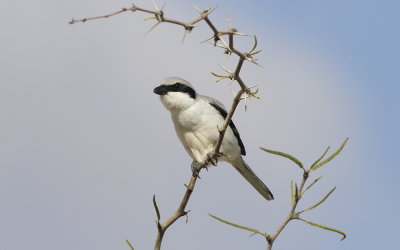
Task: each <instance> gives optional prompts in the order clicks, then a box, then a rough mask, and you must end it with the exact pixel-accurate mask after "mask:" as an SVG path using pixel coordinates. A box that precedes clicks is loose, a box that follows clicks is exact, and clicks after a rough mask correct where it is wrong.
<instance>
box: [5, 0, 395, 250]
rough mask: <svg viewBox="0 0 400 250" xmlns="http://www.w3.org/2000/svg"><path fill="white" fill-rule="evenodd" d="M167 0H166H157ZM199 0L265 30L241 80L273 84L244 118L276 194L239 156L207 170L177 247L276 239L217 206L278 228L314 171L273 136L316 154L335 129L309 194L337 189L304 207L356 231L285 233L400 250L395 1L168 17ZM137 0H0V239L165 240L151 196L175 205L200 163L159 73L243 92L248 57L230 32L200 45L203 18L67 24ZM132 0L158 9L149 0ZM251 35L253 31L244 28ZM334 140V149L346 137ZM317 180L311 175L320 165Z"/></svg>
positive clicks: (251, 154) (240, 123)
mask: <svg viewBox="0 0 400 250" xmlns="http://www.w3.org/2000/svg"><path fill="white" fill-rule="evenodd" d="M158 3H159V5H161V4H162V3H161V2H158ZM193 3H195V4H196V5H197V6H198V7H199V8H201V9H205V8H209V7H214V6H218V8H217V9H216V10H215V11H214V12H213V13H212V14H211V15H210V19H211V20H212V21H213V22H214V23H215V25H216V26H217V27H218V28H219V29H225V28H226V27H227V23H226V18H227V16H229V17H230V19H231V21H232V25H233V26H234V27H235V28H237V29H238V30H239V31H240V32H243V33H246V34H249V35H253V34H256V35H257V37H258V44H259V48H262V49H263V52H262V53H260V54H259V57H258V58H259V59H260V61H259V62H260V64H261V65H262V67H258V66H255V65H251V64H249V63H247V64H245V66H244V67H243V70H242V78H243V79H244V81H245V82H246V83H247V84H248V85H249V86H252V85H257V87H258V88H259V96H260V98H261V99H260V100H252V101H251V102H250V103H249V105H248V109H247V111H246V112H245V111H244V107H243V106H242V105H240V106H239V107H238V110H237V112H236V113H235V115H234V121H235V124H236V126H237V128H238V130H239V131H240V133H241V137H242V140H243V142H244V144H245V146H246V151H247V156H246V157H245V160H246V161H247V162H248V164H249V165H250V166H251V167H252V168H253V170H254V171H255V172H256V173H257V174H258V176H259V177H260V178H261V179H262V180H263V181H264V182H265V183H266V184H267V185H268V187H269V188H270V189H271V191H272V192H273V194H274V196H275V200H274V201H271V202H267V201H265V200H264V199H263V198H262V197H261V196H260V195H259V194H258V193H257V192H256V191H255V190H253V189H252V187H251V186H250V185H249V184H248V183H247V182H246V181H245V180H244V179H243V178H242V177H241V176H240V175H239V174H238V173H237V172H235V170H234V169H233V168H232V167H231V166H229V165H228V164H225V163H221V164H219V165H218V167H212V168H210V169H209V171H208V172H202V174H201V177H202V179H201V180H199V181H198V182H197V185H196V189H195V191H194V193H193V195H192V197H191V200H190V202H189V204H188V207H187V209H188V210H191V212H190V213H189V221H188V223H185V219H181V220H179V221H178V222H176V223H175V224H174V225H173V226H172V227H171V228H169V229H168V231H167V233H166V235H165V238H164V241H163V249H265V247H266V242H265V239H263V238H262V237H259V236H254V237H251V238H249V237H248V235H249V233H248V232H245V231H242V230H239V229H236V228H232V227H229V226H227V225H224V224H222V223H220V222H218V221H215V220H213V219H212V218H210V217H209V216H208V215H207V214H208V213H213V214H215V215H217V216H220V217H222V218H225V219H228V220H231V221H234V222H237V223H239V224H243V225H246V226H250V227H254V228H257V229H258V230H260V231H264V232H274V231H275V230H276V228H277V227H278V226H279V225H280V223H281V222H282V221H283V219H284V218H285V217H286V216H287V213H288V212H289V209H290V181H291V180H294V181H296V182H300V181H301V176H302V172H301V171H300V170H299V169H298V168H297V167H296V166H295V165H294V164H292V163H291V162H289V161H288V160H286V159H281V158H279V157H277V156H273V155H268V154H266V153H265V152H262V151H261V150H259V147H260V146H262V147H266V148H271V149H276V150H280V151H284V152H287V153H290V154H293V155H294V156H296V157H297V158H299V159H300V160H302V161H303V162H304V164H305V165H309V164H311V163H312V162H313V161H314V160H315V159H316V158H318V157H319V156H320V154H321V153H322V152H323V151H324V150H325V148H326V147H327V146H329V145H331V146H332V150H334V149H336V148H338V147H339V146H340V144H341V143H342V141H343V140H344V139H345V138H346V137H347V136H349V137H350V140H349V141H348V143H347V145H346V147H345V148H344V150H343V152H342V153H341V154H340V155H339V156H338V157H337V158H335V159H334V160H333V161H332V162H330V163H329V164H328V165H326V166H325V167H324V168H321V169H320V170H318V172H316V173H313V174H312V175H311V178H310V179H311V180H312V179H313V178H316V177H318V176H319V175H321V174H323V175H324V178H323V179H322V180H321V181H320V182H319V183H318V184H316V185H315V186H314V187H313V189H311V190H310V191H308V193H307V194H306V195H305V196H304V199H303V200H301V202H300V204H299V208H300V209H302V208H303V209H304V208H307V207H308V206H310V205H312V204H314V203H315V202H317V201H318V200H319V199H321V197H323V196H324V195H325V194H326V193H327V192H328V191H329V190H330V189H331V188H332V187H334V186H336V187H337V189H336V191H335V192H334V193H333V194H332V195H331V196H330V197H329V199H328V200H327V201H326V202H325V203H324V204H323V205H321V206H320V207H318V208H316V209H314V210H312V211H310V212H308V213H306V214H304V218H305V219H308V220H311V221H314V222H317V223H320V224H324V225H328V226H332V227H335V228H338V229H340V230H343V231H344V232H346V233H347V236H348V237H347V238H346V240H344V241H340V235H338V234H335V233H332V232H328V231H324V230H321V229H318V228H315V227H312V226H310V225H307V224H305V223H303V222H299V221H293V222H290V224H289V225H288V226H287V227H286V228H285V229H284V231H283V232H282V234H281V235H280V236H279V237H278V238H277V240H276V242H275V244H274V249H328V250H330V249H377V248H380V249H385V248H387V249H393V248H395V246H397V245H398V239H397V233H398V224H399V223H400V219H399V213H398V211H399V210H400V202H399V200H398V198H396V197H398V192H397V188H398V184H399V181H398V176H399V175H400V170H399V167H398V157H397V153H398V142H399V140H400V136H399V135H400V133H399V132H398V128H399V126H400V122H399V121H400V116H399V111H398V109H399V107H400V102H399V98H398V97H397V95H398V93H399V91H400V87H399V82H400V81H399V80H400V77H399V70H400V69H399V57H400V53H399V52H400V50H399V48H398V46H399V44H400V33H399V32H398V25H399V23H400V20H399V19H400V17H399V15H398V10H399V7H400V4H399V3H398V2H397V1H355V0H354V1H342V0H339V1H246V2H245V1H224V0H218V1H210V0H205V1H183V0H170V1H168V2H167V5H166V7H165V9H164V10H165V15H166V16H167V17H171V18H176V19H180V20H184V21H189V20H192V19H194V18H196V17H197V16H198V14H197V12H196V11H195V10H194V9H193V7H192V4H193ZM130 4H131V2H130V1H126V0H118V1H115V0H114V1H105V0H102V1H98V0H96V1H95V0H79V1H78V0H68V1H66V0H59V1H50V0H38V1H10V0H5V1H1V3H0V8H1V9H2V10H3V11H2V15H1V16H0V30H1V39H0V66H1V67H0V249H1V250H19V249H34V250H43V249H51V250H53V249H60V250H63V249H65V250H67V249H68V250H70V249H75V250H80V249H82V250H87V249H97V250H100V249H129V248H128V246H127V245H126V243H125V242H124V240H125V239H126V238H127V239H129V240H130V241H131V242H132V244H133V245H134V247H135V249H139V250H140V249H151V248H152V247H153V244H154V240H155V236H156V227H155V224H154V220H155V218H156V215H155V212H154V208H153V205H152V196H153V194H156V197H157V201H158V204H159V208H160V210H161V216H162V219H163V220H165V219H166V218H168V217H169V216H171V215H172V214H173V212H174V211H175V210H176V208H177V207H178V204H179V202H180V200H181V198H182V196H183V194H184V192H185V187H184V185H183V184H184V183H187V182H188V181H189V179H190V175H191V170H190V163H191V159H190V158H189V156H187V155H186V153H185V151H184V150H183V147H182V146H181V145H180V142H179V141H178V139H177V137H176V135H175V132H174V128H173V125H172V122H171V120H170V115H169V113H168V112H167V111H166V110H165V109H164V107H163V106H162V105H161V103H160V101H159V98H158V96H156V95H154V94H153V89H154V87H156V86H157V84H158V83H159V82H160V81H161V80H162V79H164V78H165V77H168V76H179V77H182V78H184V79H187V80H188V81H190V82H191V83H192V84H193V85H194V86H195V88H196V90H197V91H198V92H199V93H201V94H204V95H209V96H213V97H215V98H217V99H219V100H221V101H222V102H223V103H224V104H225V106H227V107H229V106H230V104H231V102H232V94H231V93H232V90H237V87H236V86H235V85H231V86H230V85H228V81H226V82H224V81H222V82H220V83H215V78H214V77H213V76H212V75H211V74H210V72H216V73H221V69H220V68H219V67H218V65H224V66H226V67H228V68H234V66H235V64H236V62H237V58H236V57H234V56H232V57H230V58H228V57H227V56H226V55H224V54H223V51H222V50H221V49H219V48H214V47H213V46H211V45H209V44H207V43H200V41H202V40H204V39H205V38H207V37H208V36H210V34H211V33H210V30H209V28H208V27H207V26H206V25H205V23H199V24H198V27H196V28H195V29H194V31H193V32H192V34H190V35H189V36H188V37H187V38H186V40H185V42H184V43H181V39H182V35H183V29H182V28H181V27H177V26H174V25H171V24H161V25H159V27H157V28H156V29H155V30H154V31H153V32H151V33H150V34H148V35H146V36H144V33H145V32H146V31H147V30H148V29H149V28H150V27H151V25H152V24H151V22H152V21H146V22H145V21H143V18H145V17H146V15H145V14H144V13H124V14H122V15H120V16H116V17H113V18H109V19H107V20H98V21H92V22H87V23H85V24H75V25H68V21H70V20H71V18H72V17H74V18H81V17H88V16H94V15H99V14H105V13H108V12H111V11H115V10H118V9H119V8H121V7H129V6H130ZM135 4H136V5H138V6H140V7H144V8H152V4H151V2H150V1H147V0H146V1H145V0H138V1H135ZM235 44H237V45H238V48H240V49H242V50H247V51H248V50H249V49H250V48H251V46H252V37H251V36H249V37H243V38H240V39H239V40H238V41H237V43H235ZM332 152H333V151H332ZM311 180H310V181H311Z"/></svg>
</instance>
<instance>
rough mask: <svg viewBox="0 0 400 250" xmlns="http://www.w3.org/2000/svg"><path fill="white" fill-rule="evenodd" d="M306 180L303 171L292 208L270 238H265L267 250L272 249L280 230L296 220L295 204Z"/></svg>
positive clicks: (306, 174) (305, 173) (306, 175)
mask: <svg viewBox="0 0 400 250" xmlns="http://www.w3.org/2000/svg"><path fill="white" fill-rule="evenodd" d="M307 179H308V172H307V170H304V173H303V180H302V181H301V184H300V187H299V189H298V194H299V196H297V197H296V196H295V198H294V202H293V203H292V207H291V209H290V212H289V215H288V216H287V217H286V219H285V220H284V221H283V223H282V224H281V225H280V226H279V228H278V229H277V230H276V232H275V233H274V234H273V235H272V236H270V237H267V241H268V246H267V250H271V249H272V245H273V244H274V241H275V239H276V238H277V237H278V235H279V234H280V233H281V232H282V230H283V229H284V228H285V226H286V225H287V224H288V223H289V221H291V220H293V219H295V218H296V213H295V210H296V207H297V204H298V202H299V200H300V198H301V192H302V191H303V188H304V184H305V183H306V181H307Z"/></svg>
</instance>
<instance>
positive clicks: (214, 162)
mask: <svg viewBox="0 0 400 250" xmlns="http://www.w3.org/2000/svg"><path fill="white" fill-rule="evenodd" d="M218 157H219V154H217V156H214V155H212V154H207V162H208V163H211V164H212V165H213V166H217V164H218Z"/></svg>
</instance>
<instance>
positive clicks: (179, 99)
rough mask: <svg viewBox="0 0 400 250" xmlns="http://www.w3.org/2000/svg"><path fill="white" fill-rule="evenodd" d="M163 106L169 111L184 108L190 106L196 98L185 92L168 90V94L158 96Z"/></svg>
mask: <svg viewBox="0 0 400 250" xmlns="http://www.w3.org/2000/svg"><path fill="white" fill-rule="evenodd" d="M160 99H161V102H162V104H163V105H164V107H165V108H166V109H168V110H170V111H179V110H184V109H187V108H189V107H190V106H192V105H193V104H194V103H195V102H196V100H195V99H193V98H191V97H190V96H189V95H188V94H186V93H181V92H168V94H165V95H162V96H160Z"/></svg>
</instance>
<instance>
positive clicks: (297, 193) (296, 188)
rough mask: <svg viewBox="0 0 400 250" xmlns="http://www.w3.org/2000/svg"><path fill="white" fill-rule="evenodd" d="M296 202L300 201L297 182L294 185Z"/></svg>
mask: <svg viewBox="0 0 400 250" xmlns="http://www.w3.org/2000/svg"><path fill="white" fill-rule="evenodd" d="M294 188H295V189H294V200H295V201H298V200H299V199H300V196H299V188H298V187H297V183H296V182H295V183H294Z"/></svg>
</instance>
